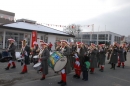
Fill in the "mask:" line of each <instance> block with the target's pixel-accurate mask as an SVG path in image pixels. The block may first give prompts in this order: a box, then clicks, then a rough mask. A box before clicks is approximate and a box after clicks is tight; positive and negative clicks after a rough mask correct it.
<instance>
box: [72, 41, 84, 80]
mask: <svg viewBox="0 0 130 86" xmlns="http://www.w3.org/2000/svg"><path fill="white" fill-rule="evenodd" d="M82 44H83V43H81V42H77V48H76V51H75V52H76V53H75V54H74V57H75V63H74V69H75V75H74V76H73V77H74V78H77V79H79V78H80V75H81V68H82V65H83V62H84V54H85V50H84V48H83V47H82Z"/></svg>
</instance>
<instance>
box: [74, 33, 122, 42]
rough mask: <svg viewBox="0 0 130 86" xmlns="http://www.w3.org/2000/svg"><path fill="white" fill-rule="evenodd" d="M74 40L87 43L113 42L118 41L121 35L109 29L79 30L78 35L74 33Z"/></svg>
mask: <svg viewBox="0 0 130 86" xmlns="http://www.w3.org/2000/svg"><path fill="white" fill-rule="evenodd" d="M76 41H81V42H84V43H87V44H90V43H95V44H105V43H106V44H113V42H118V43H120V41H121V35H119V34H116V33H113V32H110V31H100V32H81V33H80V34H79V36H78V34H77V35H76Z"/></svg>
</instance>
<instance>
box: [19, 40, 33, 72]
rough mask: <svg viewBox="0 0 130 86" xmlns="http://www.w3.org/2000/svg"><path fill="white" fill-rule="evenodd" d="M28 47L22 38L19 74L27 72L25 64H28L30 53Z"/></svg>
mask: <svg viewBox="0 0 130 86" xmlns="http://www.w3.org/2000/svg"><path fill="white" fill-rule="evenodd" d="M30 51H31V50H30V47H29V46H28V45H27V41H26V40H23V41H22V48H21V57H22V58H23V60H24V61H23V63H22V65H23V64H24V66H23V70H22V72H21V73H20V74H24V73H27V65H28V64H29V55H30Z"/></svg>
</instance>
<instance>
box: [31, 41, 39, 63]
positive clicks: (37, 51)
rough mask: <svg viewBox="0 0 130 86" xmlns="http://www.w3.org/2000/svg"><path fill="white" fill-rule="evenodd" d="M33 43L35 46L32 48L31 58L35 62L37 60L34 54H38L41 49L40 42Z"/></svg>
mask: <svg viewBox="0 0 130 86" xmlns="http://www.w3.org/2000/svg"><path fill="white" fill-rule="evenodd" d="M33 45H34V47H33V49H32V58H31V60H32V61H33V63H34V64H35V63H36V62H35V59H33V56H35V55H38V53H39V51H40V49H39V46H38V43H37V42H36V41H35V42H34V43H33Z"/></svg>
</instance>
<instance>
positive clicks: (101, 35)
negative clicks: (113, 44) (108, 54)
mask: <svg viewBox="0 0 130 86" xmlns="http://www.w3.org/2000/svg"><path fill="white" fill-rule="evenodd" d="M98 39H99V40H107V39H108V34H99V35H98Z"/></svg>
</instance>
